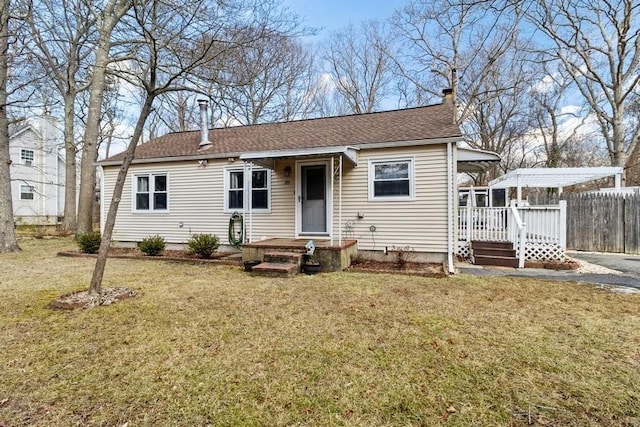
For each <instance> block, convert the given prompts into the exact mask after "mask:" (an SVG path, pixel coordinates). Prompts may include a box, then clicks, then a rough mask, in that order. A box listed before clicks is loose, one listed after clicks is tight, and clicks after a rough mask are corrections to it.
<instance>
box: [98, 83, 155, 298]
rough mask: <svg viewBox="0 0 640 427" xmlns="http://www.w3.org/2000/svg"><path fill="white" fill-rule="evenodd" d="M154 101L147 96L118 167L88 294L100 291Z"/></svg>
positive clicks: (152, 96)
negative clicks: (126, 186) (124, 195)
mask: <svg viewBox="0 0 640 427" xmlns="http://www.w3.org/2000/svg"><path fill="white" fill-rule="evenodd" d="M154 99H155V94H147V97H146V99H145V101H144V104H143V106H142V110H140V116H138V122H137V123H136V127H135V130H134V132H133V136H132V137H131V141H129V145H128V147H127V151H126V153H125V158H124V160H123V161H122V166H120V170H119V171H118V178H117V179H116V184H115V187H114V189H113V195H112V197H111V204H110V205H109V212H108V213H107V218H106V220H105V223H104V230H103V232H102V242H101V243H100V250H99V251H98V259H97V260H96V265H95V267H94V269H93V276H92V277H91V284H90V285H89V293H90V294H99V293H100V291H101V289H102V278H103V276H104V269H105V266H106V264H107V254H108V253H109V247H110V246H111V236H112V235H113V227H114V225H115V223H116V215H117V214H118V206H119V205H120V198H121V197H122V190H123V188H124V183H125V180H126V179H127V172H128V171H129V166H131V161H132V160H133V157H134V156H135V152H136V147H137V146H138V142H139V141H140V138H141V136H142V131H143V128H144V123H145V122H146V120H147V117H148V116H149V114H150V113H151V106H152V105H153V100H154Z"/></svg>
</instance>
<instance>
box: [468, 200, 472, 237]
mask: <svg viewBox="0 0 640 427" xmlns="http://www.w3.org/2000/svg"><path fill="white" fill-rule="evenodd" d="M472 230H473V224H472V223H471V206H467V243H470V242H471V233H472Z"/></svg>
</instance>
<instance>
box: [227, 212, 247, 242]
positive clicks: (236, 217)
mask: <svg viewBox="0 0 640 427" xmlns="http://www.w3.org/2000/svg"><path fill="white" fill-rule="evenodd" d="M236 223H239V224H240V232H239V233H238V237H237V238H236ZM243 237H244V218H242V215H240V214H239V213H238V212H234V213H233V214H231V218H229V243H230V244H232V245H233V246H236V247H238V246H240V245H241V244H242V240H243Z"/></svg>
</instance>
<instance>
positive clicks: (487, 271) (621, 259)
mask: <svg viewBox="0 0 640 427" xmlns="http://www.w3.org/2000/svg"><path fill="white" fill-rule="evenodd" d="M567 255H569V256H570V257H571V258H575V259H578V260H581V261H586V262H588V263H591V264H596V265H599V266H602V267H607V268H609V269H612V270H616V272H613V273H606V274H598V273H591V272H580V271H571V270H569V271H557V270H548V269H543V268H522V269H518V268H505V267H487V266H477V265H472V264H467V263H459V264H458V265H457V267H458V270H459V271H460V272H461V273H466V274H474V275H477V276H509V277H528V278H533V279H542V280H554V281H566V282H584V283H595V284H600V285H610V286H616V287H621V288H632V289H634V290H636V291H638V292H640V257H638V256H634V255H619V254H603V253H586V252H574V253H568V254H567Z"/></svg>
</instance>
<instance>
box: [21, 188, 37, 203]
mask: <svg viewBox="0 0 640 427" xmlns="http://www.w3.org/2000/svg"><path fill="white" fill-rule="evenodd" d="M33 191H34V188H33V187H32V186H30V185H21V186H20V200H33Z"/></svg>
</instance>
